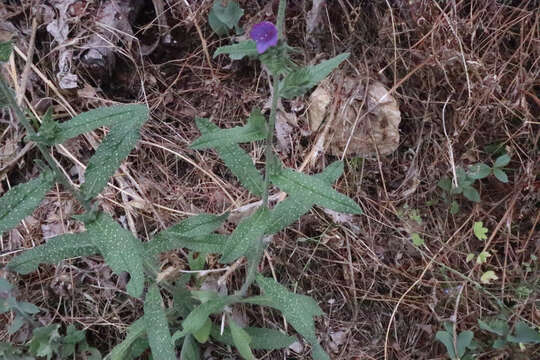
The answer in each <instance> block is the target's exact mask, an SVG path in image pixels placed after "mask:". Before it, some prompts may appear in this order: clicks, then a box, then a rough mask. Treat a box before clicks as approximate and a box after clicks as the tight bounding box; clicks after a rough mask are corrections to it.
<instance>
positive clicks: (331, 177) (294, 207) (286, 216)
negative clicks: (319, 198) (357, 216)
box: [265, 161, 343, 234]
mask: <svg viewBox="0 0 540 360" xmlns="http://www.w3.org/2000/svg"><path fill="white" fill-rule="evenodd" d="M341 174H343V162H342V161H335V162H333V163H332V164H330V165H329V166H328V167H327V168H326V169H324V171H323V172H322V173H320V174H316V175H314V177H316V178H318V179H321V180H323V181H324V182H326V183H327V184H328V185H331V184H332V183H334V182H335V181H336V180H337V179H338V178H339V177H340V176H341ZM313 205H314V203H313V202H312V201H311V200H310V199H308V198H306V197H304V196H301V195H298V194H295V193H292V194H289V195H288V196H287V198H286V199H285V200H283V201H281V202H280V203H278V204H277V205H276V206H275V207H274V208H273V209H272V211H271V212H270V222H269V225H268V226H267V227H266V231H265V234H275V233H277V232H279V231H281V230H283V229H285V228H286V227H287V226H289V225H290V224H292V223H294V222H295V221H297V220H298V219H300V217H301V216H302V215H304V214H306V213H307V212H308V211H309V210H310V209H311V208H312V207H313Z"/></svg>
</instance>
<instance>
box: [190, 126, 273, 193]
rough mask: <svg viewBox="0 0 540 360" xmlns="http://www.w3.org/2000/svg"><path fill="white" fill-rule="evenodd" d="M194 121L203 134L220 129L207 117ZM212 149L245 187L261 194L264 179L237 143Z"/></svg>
mask: <svg viewBox="0 0 540 360" xmlns="http://www.w3.org/2000/svg"><path fill="white" fill-rule="evenodd" d="M195 121H196V122H197V127H198V128H199V131H200V132H201V134H202V135H203V136H204V135H206V134H208V133H210V132H213V131H220V130H219V128H218V127H217V125H215V124H213V123H211V122H210V121H209V120H208V119H204V118H197V119H196V120H195ZM214 149H215V150H216V152H217V153H218V155H219V157H220V158H221V159H222V160H223V162H224V163H225V165H226V166H227V168H229V170H231V172H232V173H233V174H234V176H236V177H237V178H238V180H239V181H240V183H241V184H242V185H243V186H244V187H245V188H246V189H248V190H249V191H251V193H252V194H254V195H258V196H261V195H262V193H263V188H264V181H263V178H262V176H261V173H260V172H259V170H257V168H256V167H255V165H254V164H253V160H252V159H251V157H250V156H249V155H248V154H247V153H246V152H245V151H244V150H243V149H242V148H241V147H240V146H238V145H237V144H229V145H217V146H215V147H214Z"/></svg>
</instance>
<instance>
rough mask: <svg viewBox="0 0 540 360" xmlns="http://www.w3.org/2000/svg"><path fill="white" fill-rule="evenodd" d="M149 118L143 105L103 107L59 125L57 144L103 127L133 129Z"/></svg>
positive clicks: (56, 137)
mask: <svg viewBox="0 0 540 360" xmlns="http://www.w3.org/2000/svg"><path fill="white" fill-rule="evenodd" d="M147 118H148V108H147V107H146V106H145V105H141V104H123V105H116V106H109V107H101V108H98V109H94V110H90V111H87V112H84V113H81V114H79V115H77V116H74V117H73V118H72V119H71V120H69V121H65V122H63V123H59V124H58V133H57V134H56V136H55V138H54V143H55V144H61V143H63V142H64V141H66V140H68V139H71V138H74V137H76V136H79V135H81V134H84V133H87V132H90V131H93V130H96V129H97V128H100V127H102V126H107V127H112V126H118V125H122V124H123V125H124V126H129V127H131V126H132V125H133V124H136V123H140V124H142V123H144V122H145V121H146V119H147Z"/></svg>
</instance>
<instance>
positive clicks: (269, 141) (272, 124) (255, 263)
mask: <svg viewBox="0 0 540 360" xmlns="http://www.w3.org/2000/svg"><path fill="white" fill-rule="evenodd" d="M286 7H287V0H280V1H279V8H278V16H277V25H276V27H277V29H278V39H279V41H282V40H283V25H284V23H285V8H286ZM271 75H272V107H271V108H270V117H269V119H268V123H267V131H268V133H267V135H266V141H265V149H264V151H265V160H264V161H265V164H264V189H263V195H262V206H264V207H266V208H267V209H268V210H270V206H269V205H268V193H269V188H270V164H271V161H272V156H273V146H272V145H273V143H274V131H275V130H276V116H277V106H278V101H279V74H274V73H273V74H271ZM263 241H264V235H263V236H261V238H260V239H259V241H258V242H257V244H256V245H255V246H256V247H257V248H256V249H253V251H255V256H253V259H249V257H250V256H248V267H247V271H246V280H245V281H244V284H243V285H242V288H241V289H240V290H239V291H238V293H237V294H238V295H239V296H241V297H244V296H245V295H246V293H247V290H248V288H249V287H250V286H251V284H252V283H253V281H255V276H256V274H257V268H258V267H259V264H260V263H261V260H262V258H263V256H264V242H263ZM250 260H251V261H250Z"/></svg>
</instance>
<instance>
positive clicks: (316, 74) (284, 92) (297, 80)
mask: <svg viewBox="0 0 540 360" xmlns="http://www.w3.org/2000/svg"><path fill="white" fill-rule="evenodd" d="M348 57H349V53H344V54H341V55H338V56H336V57H334V58H332V59H329V60H325V61H323V62H321V63H320V64H317V65H314V66H307V67H304V68H300V69H298V70H294V71H292V72H291V73H289V74H288V75H287V76H286V77H285V79H284V80H283V81H282V82H281V83H280V87H279V94H280V95H281V96H283V97H284V98H286V99H291V98H294V97H296V96H300V95H303V94H304V93H306V91H308V90H309V89H311V88H312V87H314V86H315V85H317V84H318V83H319V82H321V81H322V80H323V79H324V78H325V77H327V76H328V75H329V74H330V73H331V72H332V70H334V69H335V68H336V67H338V66H339V64H341V63H342V62H343V61H344V60H345V59H347V58H348Z"/></svg>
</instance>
